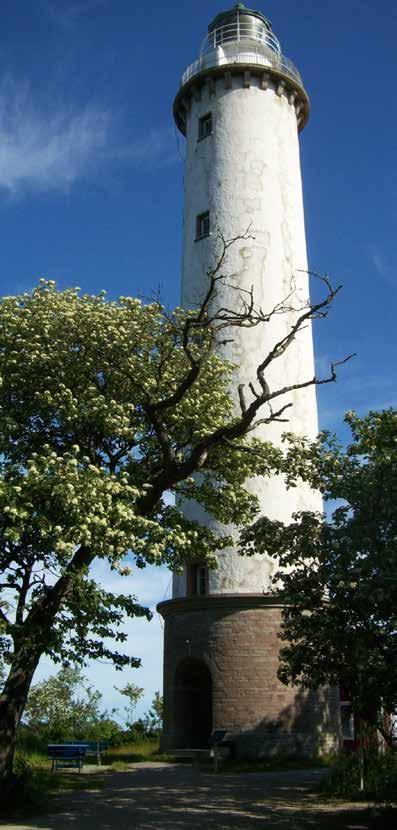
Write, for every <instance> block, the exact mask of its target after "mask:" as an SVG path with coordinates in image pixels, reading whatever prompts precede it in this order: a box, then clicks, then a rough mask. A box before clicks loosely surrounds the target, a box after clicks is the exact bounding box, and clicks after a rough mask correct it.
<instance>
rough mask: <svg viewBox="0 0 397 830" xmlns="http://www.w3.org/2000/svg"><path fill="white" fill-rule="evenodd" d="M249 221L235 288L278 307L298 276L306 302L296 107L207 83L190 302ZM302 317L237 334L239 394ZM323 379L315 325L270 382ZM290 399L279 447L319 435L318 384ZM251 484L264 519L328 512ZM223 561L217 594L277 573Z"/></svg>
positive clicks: (306, 497)
mask: <svg viewBox="0 0 397 830" xmlns="http://www.w3.org/2000/svg"><path fill="white" fill-rule="evenodd" d="M208 112H212V117H213V135H212V136H210V137H208V138H206V139H204V140H202V141H199V142H198V141H197V135H198V120H199V118H200V116H203V115H205V114H206V113H208ZM206 210H210V212H211V227H212V235H211V237H209V238H207V239H203V240H201V241H198V242H195V235H196V217H197V215H198V214H200V213H203V212H205V211H206ZM249 225H251V230H250V233H251V234H252V235H253V236H254V237H255V240H254V241H252V240H248V241H244V242H239V243H237V244H236V246H234V247H233V248H232V249H231V251H230V256H229V260H228V268H227V271H228V273H230V274H233V275H234V283H235V285H239V286H241V287H242V288H245V289H249V288H250V286H251V284H254V287H255V299H256V303H257V304H258V305H260V306H262V308H263V309H265V310H270V309H272V308H273V307H274V306H275V305H276V304H277V303H279V302H280V301H281V300H283V299H284V298H285V297H286V296H287V295H288V293H289V291H290V286H291V278H292V277H293V276H294V278H295V281H296V285H297V291H298V295H297V296H298V297H299V299H300V301H304V300H305V299H307V298H308V278H307V275H306V274H305V273H301V269H302V270H305V269H307V256H306V239H305V227H304V212H303V199H302V184H301V173H300V158H299V142H298V130H297V121H296V114H295V110H294V107H293V105H290V104H289V103H288V100H287V98H286V96H285V95H283V96H281V97H279V96H277V94H276V92H275V89H274V87H272V85H270V87H269V89H268V90H266V91H265V90H262V89H261V88H260V87H259V80H258V79H256V78H254V77H253V78H252V79H251V87H250V88H248V89H245V88H243V79H242V75H240V76H235V77H233V88H232V89H230V90H226V89H225V82H224V79H223V78H218V79H217V81H216V94H215V95H212V96H210V95H209V91H208V88H207V86H205V87H204V89H203V90H202V97H201V101H195V100H192V106H191V110H190V113H189V115H188V121H187V159H186V171H185V218H184V256H183V283H182V301H183V303H184V304H186V305H189V306H191V305H193V304H195V303H198V302H199V301H200V297H201V296H202V293H203V292H204V290H205V272H206V270H207V269H208V268H209V266H210V265H211V264H212V263H213V262H214V258H215V253H216V249H217V247H218V246H219V241H218V240H217V237H216V228H217V227H219V228H220V229H221V230H222V231H223V233H224V235H225V236H226V237H227V238H230V237H233V236H236V235H238V234H241V233H242V232H244V231H245V230H246V229H247V228H248V226H249ZM236 299H237V298H236V294H235V292H233V291H232V290H231V289H228V288H223V300H224V302H225V304H226V305H228V306H229V307H230V306H231V305H236ZM293 319H294V315H293V314H292V313H289V314H286V315H281V316H277V317H275V318H273V321H272V323H271V324H269V325H261V326H259V327H258V328H255V329H253V330H251V331H247V330H245V329H241V330H239V329H237V330H235V333H234V342H233V343H232V344H231V345H229V346H228V347H226V351H225V354H226V356H227V357H228V358H230V359H231V360H232V361H233V362H234V363H237V364H238V365H239V367H240V368H239V370H238V373H237V377H236V383H235V390H234V393H236V391H237V385H238V383H246V384H247V386H248V383H249V381H255V378H256V368H257V365H258V363H260V361H261V360H262V359H263V357H264V356H265V355H266V354H267V352H268V351H269V349H270V348H271V347H272V346H273V345H274V343H275V342H276V341H277V340H279V339H280V338H281V337H282V336H283V335H284V334H285V333H286V331H287V329H288V328H289V326H290V325H291V322H292V321H293ZM313 376H314V361H313V346H312V333H311V330H310V328H307V329H306V330H305V331H304V332H302V333H301V334H300V336H299V339H298V340H297V341H296V342H295V343H294V344H293V345H292V346H291V347H290V349H289V350H288V351H287V353H286V354H285V356H283V357H282V358H279V359H278V360H277V361H275V362H274V363H273V364H272V366H271V367H270V368H269V371H268V374H267V377H266V379H267V381H268V383H269V386H270V388H271V390H272V391H273V390H275V389H276V388H280V387H282V386H285V385H290V384H293V383H298V382H301V381H305V380H308V379H309V378H312V377H313ZM287 401H292V402H293V404H294V406H293V409H291V410H290V411H289V418H290V421H289V424H287V425H283V424H282V425H279V424H272V425H270V426H264V427H262V428H260V429H259V430H258V435H261V437H263V438H264V439H266V440H270V441H273V442H274V443H275V444H277V445H280V442H281V434H282V432H284V431H286V430H291V431H293V432H296V433H298V434H301V435H307V436H310V437H314V436H315V435H316V434H317V431H318V426H317V405H316V394H315V388H314V387H310V388H309V389H307V390H302V391H299V392H296V393H292V394H290V395H289V396H286V397H285V398H279V399H277V401H275V402H274V405H276V404H280V403H284V402H285V403H286V402H287ZM250 487H252V488H253V490H254V492H255V493H256V494H257V495H259V497H260V501H261V506H262V511H263V513H264V514H266V515H268V516H270V517H271V518H277V519H280V520H284V521H288V520H289V519H290V517H291V515H292V514H293V513H294V512H295V511H297V510H301V509H311V510H321V509H322V502H321V498H320V496H319V494H318V493H313V491H310V490H309V488H308V487H306V486H304V485H302V486H300V487H298V488H295V489H292V490H289V491H287V490H286V488H285V484H284V482H283V480H282V479H281V478H280V477H277V478H272V479H267V480H266V479H261V480H255V481H252V482H251V483H250ZM185 510H186V513H187V514H188V515H189V516H191V517H194V518H196V519H199V520H200V519H201V520H204V521H206V522H209V523H210V524H213V520H212V519H211V518H210V517H208V516H205V514H204V513H203V511H202V510H201V508H200V507H199V506H198V505H196V504H188V505H186V506H185ZM215 524H216V523H215ZM218 530H221V528H220V527H219V526H218ZM218 560H219V567H218V569H217V570H216V571H212V572H211V573H210V592H214V593H235V592H241V593H250V592H258V591H259V592H261V591H265V592H266V591H267V590H268V588H269V578H270V576H271V574H272V572H274V570H275V569H276V568H277V564H276V563H275V562H274V560H272V559H270V558H269V557H266V556H255V557H253V558H243V557H241V556H239V555H238V554H237V551H236V550H235V549H231V550H227V551H225V552H222V553H220V554H219V557H218ZM185 593H186V578H185V576H184V575H180V576H177V575H176V576H175V577H174V585H173V595H174V596H175V597H177V596H183V595H185Z"/></svg>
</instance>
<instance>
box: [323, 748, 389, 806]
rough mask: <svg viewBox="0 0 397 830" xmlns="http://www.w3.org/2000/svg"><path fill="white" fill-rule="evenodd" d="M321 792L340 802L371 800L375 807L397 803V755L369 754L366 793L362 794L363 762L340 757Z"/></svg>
mask: <svg viewBox="0 0 397 830" xmlns="http://www.w3.org/2000/svg"><path fill="white" fill-rule="evenodd" d="M321 789H322V791H323V792H325V793H326V794H327V795H331V796H337V797H339V798H352V799H357V798H363V799H365V800H367V799H371V800H373V801H375V802H376V803H384V802H395V801H396V799H397V754H396V752H393V751H390V750H389V751H387V752H385V753H383V754H379V753H376V752H373V751H372V752H366V753H365V755H364V791H363V792H360V759H359V756H358V754H357V753H355V752H352V753H346V754H344V755H341V756H340V757H339V758H338V760H337V761H336V763H335V764H334V765H333V767H332V769H331V771H330V774H329V775H327V777H326V778H325V779H324V780H323V782H322V785H321Z"/></svg>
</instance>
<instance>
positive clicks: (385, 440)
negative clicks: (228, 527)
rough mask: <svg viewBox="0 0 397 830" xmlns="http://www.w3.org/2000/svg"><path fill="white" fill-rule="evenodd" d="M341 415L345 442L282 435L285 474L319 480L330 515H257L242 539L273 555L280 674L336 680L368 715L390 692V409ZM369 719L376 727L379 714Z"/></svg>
mask: <svg viewBox="0 0 397 830" xmlns="http://www.w3.org/2000/svg"><path fill="white" fill-rule="evenodd" d="M345 420H346V423H347V424H348V425H349V427H350V429H351V432H352V440H351V443H350V444H349V445H348V447H347V448H346V449H344V448H342V447H341V446H340V445H339V444H338V443H337V441H336V439H335V438H334V437H333V436H331V435H329V434H327V433H324V434H322V435H321V436H320V439H319V440H318V441H317V442H316V443H313V444H309V443H307V442H306V441H305V440H303V439H297V438H293V436H289V437H288V439H287V440H288V442H289V450H288V459H289V469H290V476H291V479H292V480H293V479H294V478H295V476H296V475H301V476H302V477H303V478H305V479H306V480H307V481H309V482H310V484H311V485H312V486H314V487H319V488H320V489H321V490H322V492H323V494H324V497H325V499H326V500H327V501H329V502H330V506H331V508H332V512H330V515H329V516H328V517H327V516H322V515H315V514H313V513H308V512H306V513H304V512H303V513H300V514H298V515H296V516H295V517H294V522H293V523H292V524H290V525H289V526H284V525H283V524H282V523H280V522H271V521H270V520H268V519H266V518H262V519H260V520H259V521H258V522H257V523H256V525H254V526H253V527H252V528H250V530H249V531H247V532H246V533H245V535H244V541H243V544H244V548H245V551H246V552H248V553H250V552H252V547H253V545H255V546H256V549H259V550H260V551H262V552H265V551H266V552H268V553H270V554H271V555H272V556H277V555H280V573H279V574H278V575H277V578H278V579H280V578H281V579H282V585H283V587H282V590H281V592H280V596H281V598H282V600H283V602H285V609H284V614H283V616H284V623H283V633H282V639H283V640H284V643H285V645H284V647H283V649H282V651H281V660H282V662H281V667H280V670H279V676H280V678H281V680H282V681H283V682H285V683H291V682H292V683H297V684H303V685H304V686H307V687H318V686H321V685H327V684H331V685H339V684H340V685H342V686H344V687H345V688H346V689H348V691H349V695H350V697H351V700H352V702H353V705H354V707H355V709H356V711H359V712H360V713H361V714H362V716H363V717H364V718H366V719H368V720H371V719H373V718H374V717H375V716H376V713H379V712H380V711H381V705H382V706H383V709H384V710H386V711H389V712H390V711H392V710H393V709H394V706H395V703H396V700H397V636H396V631H397V412H396V411H395V410H393V409H389V410H386V411H383V412H370V413H369V415H368V416H367V417H366V418H362V419H361V418H359V417H358V416H357V415H355V413H353V412H349V413H347V415H346V418H345ZM378 725H379V728H381V729H382V730H383V731H384V732H385V722H384V719H383V717H381V718H380V719H379V721H378Z"/></svg>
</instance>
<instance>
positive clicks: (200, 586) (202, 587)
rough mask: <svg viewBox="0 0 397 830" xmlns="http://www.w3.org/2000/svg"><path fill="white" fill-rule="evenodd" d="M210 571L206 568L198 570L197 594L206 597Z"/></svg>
mask: <svg viewBox="0 0 397 830" xmlns="http://www.w3.org/2000/svg"><path fill="white" fill-rule="evenodd" d="M207 582H208V571H207V568H205V567H201V566H200V567H199V568H198V569H197V593H198V594H200V596H204V594H206V593H207V590H208V589H207Z"/></svg>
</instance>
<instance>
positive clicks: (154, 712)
mask: <svg viewBox="0 0 397 830" xmlns="http://www.w3.org/2000/svg"><path fill="white" fill-rule="evenodd" d="M163 715H164V700H163V697H162V695H161V694H160V692H155V693H154V698H153V700H152V705H151V707H150V709H149V711H148V713H147V715H146V718H145V720H146V730H147V734H151V735H155V734H159V733H160V732H161V730H162V728H163Z"/></svg>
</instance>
